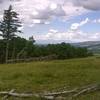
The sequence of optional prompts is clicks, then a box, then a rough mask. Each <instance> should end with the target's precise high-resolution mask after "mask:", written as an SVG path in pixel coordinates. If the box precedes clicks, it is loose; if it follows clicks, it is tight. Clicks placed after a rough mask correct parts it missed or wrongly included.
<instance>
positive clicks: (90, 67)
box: [0, 57, 100, 100]
mask: <svg viewBox="0 0 100 100" xmlns="http://www.w3.org/2000/svg"><path fill="white" fill-rule="evenodd" d="M94 83H100V57H97V58H96V57H90V58H80V59H71V60H55V61H42V62H31V63H19V64H7V65H6V64H1V65H0V91H3V90H5V91H6V90H11V89H16V91H17V92H33V93H34V92H43V91H51V90H58V89H60V88H63V87H66V88H67V89H68V90H70V89H73V88H76V87H81V86H85V85H89V84H94ZM11 100H15V99H11ZM17 100H22V99H17ZM24 100H26V99H24ZM27 100H30V99H27ZM32 100H33V99H32ZM77 100H100V92H99V93H98V92H97V93H92V94H88V95H83V96H81V97H79V98H77Z"/></svg>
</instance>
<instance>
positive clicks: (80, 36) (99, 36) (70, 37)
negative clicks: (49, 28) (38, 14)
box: [34, 31, 100, 42]
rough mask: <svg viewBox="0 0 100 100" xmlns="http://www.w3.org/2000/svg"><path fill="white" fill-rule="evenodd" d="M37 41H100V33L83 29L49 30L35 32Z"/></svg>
mask: <svg viewBox="0 0 100 100" xmlns="http://www.w3.org/2000/svg"><path fill="white" fill-rule="evenodd" d="M34 37H35V39H36V40H37V41H49V42H50V41H57V42H59V41H62V42H63V41H64V42H83V41H98V40H100V33H85V32H82V31H77V32H76V33H75V32H73V31H67V32H48V33H47V34H40V35H37V34H34Z"/></svg>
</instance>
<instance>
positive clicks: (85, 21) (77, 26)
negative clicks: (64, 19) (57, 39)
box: [70, 18, 90, 31]
mask: <svg viewBox="0 0 100 100" xmlns="http://www.w3.org/2000/svg"><path fill="white" fill-rule="evenodd" d="M88 22H90V20H89V19H88V18H86V19H85V20H83V21H81V22H80V23H73V24H72V25H71V27H70V29H71V30H73V31H75V30H78V29H79V28H80V27H81V26H83V25H85V24H87V23H88Z"/></svg>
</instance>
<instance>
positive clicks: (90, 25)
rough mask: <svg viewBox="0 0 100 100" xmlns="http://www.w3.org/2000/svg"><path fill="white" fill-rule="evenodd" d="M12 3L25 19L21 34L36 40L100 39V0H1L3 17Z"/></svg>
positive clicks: (22, 19) (54, 41)
mask: <svg viewBox="0 0 100 100" xmlns="http://www.w3.org/2000/svg"><path fill="white" fill-rule="evenodd" d="M10 4H11V5H12V6H13V9H14V10H15V11H16V12H17V13H18V14H19V20H20V21H21V22H22V27H21V28H20V30H22V31H23V33H20V34H18V35H20V36H21V37H24V38H26V39H28V38H29V37H30V36H33V37H34V39H35V40H36V43H60V42H68V43H70V42H83V41H99V40H100V0H0V20H2V15H3V11H4V10H5V9H8V7H9V5H10Z"/></svg>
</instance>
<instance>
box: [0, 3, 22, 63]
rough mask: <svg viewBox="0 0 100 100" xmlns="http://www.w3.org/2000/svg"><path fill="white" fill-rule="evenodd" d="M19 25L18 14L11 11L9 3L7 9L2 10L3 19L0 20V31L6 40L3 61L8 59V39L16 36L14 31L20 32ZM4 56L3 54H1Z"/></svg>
mask: <svg viewBox="0 0 100 100" xmlns="http://www.w3.org/2000/svg"><path fill="white" fill-rule="evenodd" d="M19 27H21V23H20V21H19V19H18V14H17V13H16V12H15V11H13V9H12V6H11V5H10V6H9V8H8V10H4V14H3V20H2V21H1V22H0V31H1V34H0V36H2V38H3V39H4V40H5V42H6V48H5V62H6V63H7V60H8V59H9V40H11V39H12V38H13V37H15V36H16V34H15V33H17V32H21V31H20V30H19V29H18V28H19ZM3 56H4V55H3Z"/></svg>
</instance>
